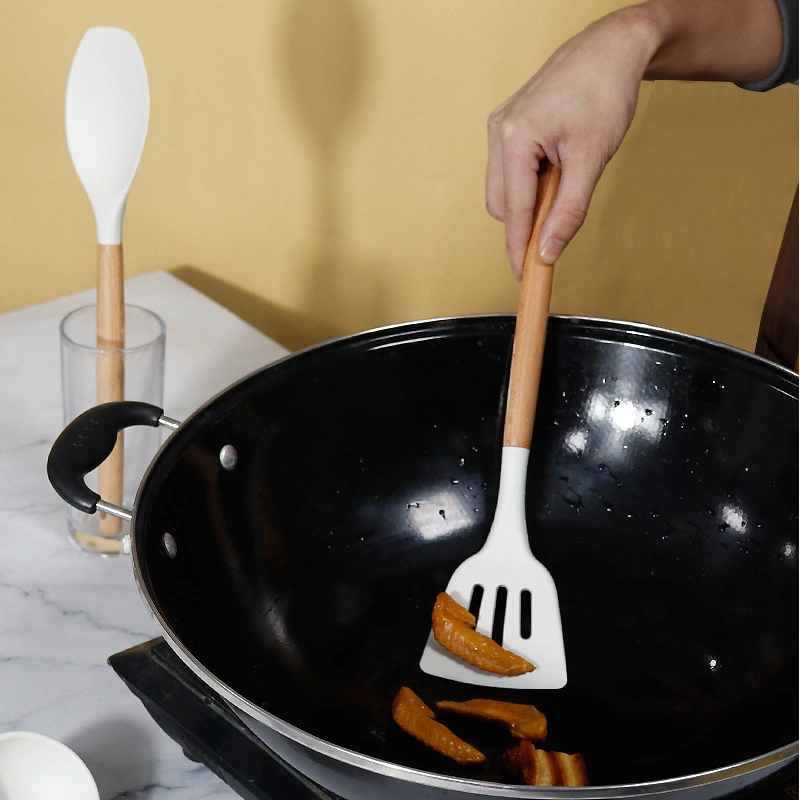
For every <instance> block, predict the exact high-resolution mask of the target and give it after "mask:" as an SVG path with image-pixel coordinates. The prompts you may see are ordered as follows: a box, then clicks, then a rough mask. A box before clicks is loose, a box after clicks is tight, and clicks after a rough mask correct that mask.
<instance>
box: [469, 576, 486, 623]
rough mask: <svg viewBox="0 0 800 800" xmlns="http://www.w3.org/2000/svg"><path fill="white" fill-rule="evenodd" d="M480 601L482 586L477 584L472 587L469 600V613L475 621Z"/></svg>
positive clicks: (479, 610)
mask: <svg viewBox="0 0 800 800" xmlns="http://www.w3.org/2000/svg"><path fill="white" fill-rule="evenodd" d="M481 600H483V586H481V585H480V584H477V585H476V586H473V587H472V597H470V599H469V613H470V614H472V616H473V617H475V619H477V618H478V615H479V614H480V613H481Z"/></svg>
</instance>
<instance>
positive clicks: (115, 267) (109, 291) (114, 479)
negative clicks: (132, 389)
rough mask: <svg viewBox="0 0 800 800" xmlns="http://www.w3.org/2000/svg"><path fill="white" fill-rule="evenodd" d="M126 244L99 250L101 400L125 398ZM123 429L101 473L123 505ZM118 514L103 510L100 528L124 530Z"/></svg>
mask: <svg viewBox="0 0 800 800" xmlns="http://www.w3.org/2000/svg"><path fill="white" fill-rule="evenodd" d="M122 281H123V268H122V245H121V244H114V245H100V246H99V248H98V252H97V347H98V349H101V350H103V351H104V352H101V353H99V354H98V360H97V403H98V404H100V403H109V402H112V401H115V400H124V399H125V374H124V361H123V357H122V352H121V351H122V348H124V347H125V299H124V293H123V283H122ZM123 461H124V454H123V443H122V433H121V432H120V433H119V434H118V435H117V444H116V447H115V448H114V450H113V451H112V453H111V455H110V456H109V457H108V458H107V459H106V460H105V461H104V462H103V463H102V464H101V465H100V467H99V469H98V473H97V479H98V485H99V491H100V496H101V497H102V498H103V500H105V501H106V502H108V503H113V504H114V505H122V476H123ZM120 527H121V525H120V521H119V520H118V519H117V518H116V517H111V516H108V515H107V514H102V513H101V516H100V530H101V532H102V533H105V534H114V533H117V532H118V531H119V530H120Z"/></svg>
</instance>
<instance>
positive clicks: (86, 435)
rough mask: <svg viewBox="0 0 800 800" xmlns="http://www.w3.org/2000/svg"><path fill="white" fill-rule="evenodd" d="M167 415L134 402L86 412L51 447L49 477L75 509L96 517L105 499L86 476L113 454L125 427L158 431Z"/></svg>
mask: <svg viewBox="0 0 800 800" xmlns="http://www.w3.org/2000/svg"><path fill="white" fill-rule="evenodd" d="M163 415H164V411H163V409H160V408H158V407H156V406H154V405H150V403H141V402H137V401H131V400H124V401H122V402H117V403H104V404H103V405H99V406H95V407H94V408H90V409H89V410H88V411H84V412H83V414H81V415H80V416H77V417H75V419H74V420H72V422H70V423H69V425H67V427H66V428H64V430H63V431H61V433H60V434H59V437H58V438H57V439H56V440H55V442H54V443H53V446H52V447H51V448H50V455H49V456H48V457H47V477H48V479H49V480H50V483H51V484H52V485H53V488H54V489H55V490H56V491H57V492H58V494H59V495H60V496H61V497H62V498H63V499H64V500H66V501H67V502H68V503H69V504H70V505H71V506H74V507H75V508H77V509H79V510H80V511H84V512H85V513H87V514H94V512H95V511H96V510H97V501H98V500H100V499H101V498H100V495H99V494H97V492H93V491H92V490H91V489H90V488H89V487H88V486H87V485H86V482H85V480H84V478H85V477H86V475H87V474H88V473H89V472H91V471H92V470H94V469H97V468H98V467H99V466H100V464H102V463H103V462H104V461H105V460H106V459H107V458H108V457H109V456H110V455H111V451H112V450H113V449H114V445H115V444H116V441H117V434H118V433H119V432H120V431H121V430H122V429H123V428H129V427H131V426H132V425H150V426H151V427H153V428H157V427H158V422H159V420H160V419H161V417H162V416H163Z"/></svg>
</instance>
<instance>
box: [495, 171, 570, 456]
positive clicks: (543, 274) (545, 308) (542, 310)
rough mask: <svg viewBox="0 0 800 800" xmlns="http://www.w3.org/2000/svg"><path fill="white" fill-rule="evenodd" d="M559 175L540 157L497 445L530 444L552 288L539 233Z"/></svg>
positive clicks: (554, 193)
mask: <svg viewBox="0 0 800 800" xmlns="http://www.w3.org/2000/svg"><path fill="white" fill-rule="evenodd" d="M560 179H561V170H560V169H559V167H557V166H555V165H553V164H550V162H548V161H542V162H541V165H540V168H539V185H538V188H537V192H536V204H535V206H534V209H533V231H532V232H531V238H530V240H529V244H528V250H527V252H526V253H525V263H524V265H523V271H522V288H521V290H520V296H519V302H518V305H517V323H516V328H515V331H514V347H513V350H512V353H511V373H510V376H509V380H508V399H507V401H506V418H505V427H504V429H503V445H504V446H507V447H524V448H526V449H530V446H531V437H532V436H533V418H534V416H535V415H536V401H537V398H538V395H539V379H540V378H541V374H542V359H543V357H544V340H545V335H546V333H547V319H548V316H549V314H550V293H551V291H552V288H553V265H552V264H545V262H544V261H542V257H541V255H540V254H539V233H540V231H541V229H542V223H543V222H544V221H545V219H546V218H547V215H548V214H549V213H550V209H551V208H552V207H553V201H554V200H555V197H556V192H557V191H558V184H559V181H560Z"/></svg>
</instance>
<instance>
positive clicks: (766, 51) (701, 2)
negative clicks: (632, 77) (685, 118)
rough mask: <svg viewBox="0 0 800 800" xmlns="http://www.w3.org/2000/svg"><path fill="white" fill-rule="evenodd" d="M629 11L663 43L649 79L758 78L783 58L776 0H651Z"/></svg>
mask: <svg viewBox="0 0 800 800" xmlns="http://www.w3.org/2000/svg"><path fill="white" fill-rule="evenodd" d="M626 11H627V12H628V13H631V14H636V15H639V16H641V17H643V18H644V19H645V20H646V24H650V25H652V26H653V28H654V31H655V36H656V38H657V40H658V42H659V44H658V46H657V48H656V50H655V52H654V53H653V55H652V57H651V58H650V61H649V64H648V66H647V68H646V69H645V72H644V75H643V77H644V78H645V79H646V80H658V79H672V80H720V81H730V82H737V83H739V82H745V81H756V80H760V79H761V78H764V77H766V76H768V75H770V74H771V73H772V72H773V70H775V68H776V67H777V65H778V63H779V61H780V58H781V52H782V48H783V29H782V24H781V16H780V13H779V11H778V7H777V4H776V3H775V0H649V2H646V3H643V4H641V5H639V6H634V7H632V8H631V9H627V10H623V12H621V13H626ZM640 24H642V23H641V22H640Z"/></svg>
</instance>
